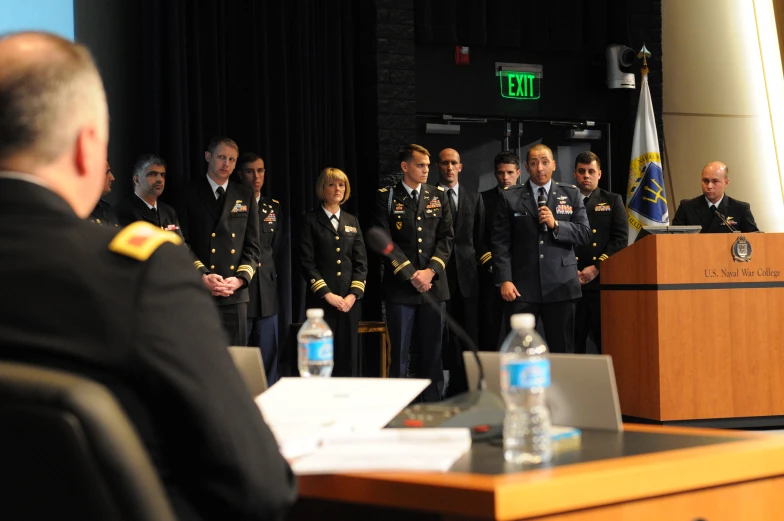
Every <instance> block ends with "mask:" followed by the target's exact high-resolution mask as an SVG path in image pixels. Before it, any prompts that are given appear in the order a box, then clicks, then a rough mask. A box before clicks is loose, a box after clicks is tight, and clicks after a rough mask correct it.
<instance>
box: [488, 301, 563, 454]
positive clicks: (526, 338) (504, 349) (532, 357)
mask: <svg viewBox="0 0 784 521" xmlns="http://www.w3.org/2000/svg"><path fill="white" fill-rule="evenodd" d="M511 322H512V331H511V332H510V333H509V336H507V337H506V340H505V341H504V343H503V345H502V346H501V391H502V393H503V396H504V401H505V402H506V416H505V417H504V459H505V460H506V461H508V462H509V463H541V462H543V461H549V460H550V458H552V455H553V452H552V439H551V438H550V408H549V407H548V406H547V401H546V398H547V388H548V387H550V358H549V356H548V352H547V344H546V343H545V342H544V339H542V337H541V336H539V334H538V333H537V332H536V329H534V327H535V326H536V319H535V317H534V316H533V315H531V314H528V313H524V314H518V315H512V320H511Z"/></svg>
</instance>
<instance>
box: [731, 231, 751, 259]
mask: <svg viewBox="0 0 784 521" xmlns="http://www.w3.org/2000/svg"><path fill="white" fill-rule="evenodd" d="M732 259H733V260H734V261H735V262H749V261H750V260H751V243H750V242H749V241H747V240H746V237H744V236H743V235H741V236H740V237H738V238H737V240H736V241H735V242H734V243H733V244H732Z"/></svg>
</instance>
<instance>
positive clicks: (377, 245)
mask: <svg viewBox="0 0 784 521" xmlns="http://www.w3.org/2000/svg"><path fill="white" fill-rule="evenodd" d="M545 226H546V225H545ZM365 241H366V242H367V245H368V247H370V249H371V250H372V251H373V252H375V253H377V254H379V255H383V256H385V257H391V255H392V253H393V252H395V251H400V249H399V248H398V247H397V245H396V244H395V243H394V242H393V241H392V237H390V236H389V233H387V231H386V230H384V229H383V228H379V227H378V226H374V227H372V228H370V229H369V230H368V231H367V233H366V234H365ZM421 295H422V297H424V299H425V302H427V303H428V305H429V306H430V307H432V308H435V309H437V310H438V311H439V313H440V312H441V306H440V305H439V303H438V302H436V300H435V299H434V298H433V296H432V295H431V294H430V293H428V292H427V291H425V292H424V293H421ZM444 318H445V321H446V324H447V326H449V329H450V330H451V331H452V332H454V333H455V334H456V335H457V336H458V337H459V338H460V340H461V341H462V342H464V343H465V344H466V345H467V346H468V347H469V348H471V352H472V353H473V355H474V360H476V366H477V369H478V373H479V380H478V383H477V390H478V391H482V390H484V389H485V388H486V384H485V372H484V368H483V367H482V361H481V360H480V359H479V349H478V348H477V347H476V343H475V342H474V340H473V339H472V338H471V335H469V334H468V333H466V331H465V329H463V327H462V326H461V325H460V324H458V323H457V321H456V320H455V319H454V318H452V317H451V316H450V315H449V313H446V312H444Z"/></svg>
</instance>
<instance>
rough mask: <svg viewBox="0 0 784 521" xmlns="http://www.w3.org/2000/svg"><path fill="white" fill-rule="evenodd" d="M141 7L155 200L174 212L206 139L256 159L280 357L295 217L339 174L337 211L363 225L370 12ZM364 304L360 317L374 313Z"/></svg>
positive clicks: (294, 290) (299, 303)
mask: <svg viewBox="0 0 784 521" xmlns="http://www.w3.org/2000/svg"><path fill="white" fill-rule="evenodd" d="M141 8H142V10H143V13H144V17H143V18H144V23H143V24H142V25H141V27H140V32H141V38H140V42H141V43H140V45H141V47H142V51H141V52H142V55H143V60H142V64H143V65H142V69H141V70H140V71H138V73H139V79H140V80H141V81H140V82H139V84H140V85H143V92H142V93H141V97H142V99H143V106H144V115H143V121H144V128H143V133H144V136H143V138H142V143H143V148H144V150H140V151H139V152H157V153H160V154H161V155H162V156H163V157H164V158H165V159H166V160H167V161H168V169H167V170H168V175H167V186H166V191H165V193H164V199H167V200H169V201H174V203H175V205H176V201H177V197H178V194H180V193H182V189H183V187H184V186H185V185H186V184H187V183H188V182H189V181H190V180H191V179H194V178H196V177H199V176H203V175H205V172H206V163H205V160H204V150H205V148H206V145H207V143H208V141H209V139H210V138H211V137H212V136H214V135H217V134H222V135H227V136H229V137H231V138H232V139H234V140H235V141H237V143H238V144H239V147H240V152H242V151H253V152H256V153H258V154H259V155H261V156H262V157H263V158H264V161H265V167H266V169H267V172H266V178H265V183H264V188H263V193H264V194H265V195H268V196H270V197H273V198H275V199H277V200H278V201H280V203H281V205H282V209H283V217H284V225H283V228H282V230H281V231H282V233H283V237H282V245H281V246H282V248H281V251H282V254H281V256H280V259H278V263H277V270H278V274H279V277H280V280H279V288H280V293H281V295H280V297H281V301H280V304H281V307H280V319H281V323H280V326H281V348H285V346H286V342H287V336H288V333H289V329H290V327H289V325H290V324H291V323H292V322H298V321H300V320H301V319H302V318H303V315H304V292H305V284H304V281H303V279H302V277H301V275H300V271H299V266H298V263H297V259H296V257H297V251H298V241H297V237H298V227H299V217H300V216H301V215H302V213H304V212H305V211H307V210H310V209H311V208H313V207H315V206H316V204H317V201H316V198H315V181H316V178H317V176H318V175H319V173H320V172H321V170H322V169H323V168H325V167H327V166H331V167H337V168H340V169H342V170H343V171H345V172H346V174H347V175H348V177H349V181H350V183H351V190H352V197H351V199H350V200H349V201H348V202H347V203H346V204H345V205H344V208H345V209H346V210H347V211H348V212H349V213H352V214H354V215H357V214H359V216H360V218H361V221H362V224H363V225H364V226H365V227H367V224H366V223H368V222H369V214H368V211H369V210H370V208H371V206H370V204H369V201H372V197H373V192H374V191H375V189H376V188H377V179H378V172H377V171H373V170H372V169H373V168H374V167H373V165H374V162H373V161H369V160H368V156H373V155H374V153H375V151H376V150H377V147H378V145H377V138H376V137H375V136H377V130H376V128H375V127H374V118H373V117H372V115H371V114H372V112H373V111H372V109H373V108H374V105H375V101H374V98H372V96H365V95H364V94H365V92H363V88H364V85H367V84H368V83H369V82H368V78H369V77H371V75H372V74H375V73H374V68H373V67H374V60H375V58H374V50H373V49H374V41H375V34H374V31H373V27H374V22H375V9H374V7H372V3H371V2H353V1H351V0H334V1H316V2H314V1H307V0H286V1H285V2H283V1H258V0H257V1H249V0H246V1H237V0H232V1H231V2H227V1H221V0H198V1H194V0H143V1H142V5H141ZM130 88H135V87H130ZM369 168H370V170H368V169H369ZM368 285H370V284H368ZM373 300H374V299H371V301H370V302H367V299H366V303H365V304H364V305H363V311H364V312H365V314H366V315H370V316H373V315H375V314H376V313H377V312H376V311H375V310H376V308H377V306H378V305H377V303H374V302H373ZM282 356H284V359H285V356H286V355H285V354H283V353H282Z"/></svg>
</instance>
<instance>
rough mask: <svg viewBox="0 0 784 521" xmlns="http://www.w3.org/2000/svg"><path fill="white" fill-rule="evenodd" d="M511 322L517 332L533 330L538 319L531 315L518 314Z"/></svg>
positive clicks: (513, 316)
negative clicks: (519, 330)
mask: <svg viewBox="0 0 784 521" xmlns="http://www.w3.org/2000/svg"><path fill="white" fill-rule="evenodd" d="M510 322H511V323H512V329H514V330H515V331H517V330H518V329H533V328H534V327H535V326H536V317H534V316H533V315H532V314H531V313H518V314H516V315H512V318H511V320H510Z"/></svg>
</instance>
